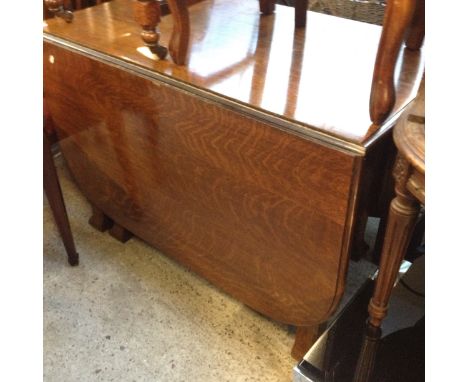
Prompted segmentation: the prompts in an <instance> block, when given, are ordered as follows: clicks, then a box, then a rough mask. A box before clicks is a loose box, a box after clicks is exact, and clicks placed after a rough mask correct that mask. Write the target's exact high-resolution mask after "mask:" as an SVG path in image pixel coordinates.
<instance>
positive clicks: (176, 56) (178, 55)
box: [168, 0, 190, 65]
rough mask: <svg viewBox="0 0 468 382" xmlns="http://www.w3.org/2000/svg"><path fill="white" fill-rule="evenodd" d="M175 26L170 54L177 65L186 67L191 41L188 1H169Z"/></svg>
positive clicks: (170, 44) (170, 43)
mask: <svg viewBox="0 0 468 382" xmlns="http://www.w3.org/2000/svg"><path fill="white" fill-rule="evenodd" d="M168 4H169V9H170V10H171V14H172V18H173V20H174V25H173V28H172V35H171V41H170V42H169V53H170V55H171V57H172V60H173V61H174V62H175V63H176V64H177V65H184V64H185V61H186V60H187V53H188V43H189V39H190V18H189V12H188V8H187V1H186V0H168Z"/></svg>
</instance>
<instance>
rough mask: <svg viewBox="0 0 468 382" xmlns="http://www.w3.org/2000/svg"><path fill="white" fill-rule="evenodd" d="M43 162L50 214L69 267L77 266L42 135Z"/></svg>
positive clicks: (65, 216) (46, 141) (62, 205)
mask: <svg viewBox="0 0 468 382" xmlns="http://www.w3.org/2000/svg"><path fill="white" fill-rule="evenodd" d="M43 140H44V146H43V160H44V162H43V163H44V164H43V165H44V190H45V193H46V195H47V199H48V200H49V204H50V208H51V209H52V214H53V216H54V219H55V223H56V224H57V227H58V230H59V232H60V236H61V237H62V241H63V244H64V246H65V250H66V251H67V255H68V263H69V264H70V265H78V262H79V257H78V253H77V252H76V249H75V243H74V241H73V236H72V232H71V229H70V222H69V221H68V216H67V210H66V208H65V203H64V201H63V195H62V190H61V188H60V183H59V180H58V176H57V171H56V169H55V165H54V160H53V158H52V152H51V145H50V142H49V138H48V136H47V134H46V133H45V132H44V133H43Z"/></svg>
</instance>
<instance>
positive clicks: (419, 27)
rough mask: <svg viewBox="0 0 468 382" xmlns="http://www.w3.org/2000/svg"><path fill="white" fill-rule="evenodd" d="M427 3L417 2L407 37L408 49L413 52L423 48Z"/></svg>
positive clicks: (419, 0) (420, 0) (423, 1)
mask: <svg viewBox="0 0 468 382" xmlns="http://www.w3.org/2000/svg"><path fill="white" fill-rule="evenodd" d="M425 8H426V1H425V0H416V7H415V9H414V15H413V19H412V21H411V26H410V29H409V31H408V35H407V36H406V47H407V48H408V49H411V50H418V49H420V48H421V46H422V43H423V41H424V35H425V20H424V16H425V13H426V10H425Z"/></svg>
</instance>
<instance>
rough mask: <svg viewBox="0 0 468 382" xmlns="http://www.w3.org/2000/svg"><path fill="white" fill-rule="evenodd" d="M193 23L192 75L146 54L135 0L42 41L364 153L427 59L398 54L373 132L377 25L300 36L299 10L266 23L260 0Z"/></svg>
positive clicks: (323, 21) (164, 25)
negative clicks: (388, 106)
mask: <svg viewBox="0 0 468 382" xmlns="http://www.w3.org/2000/svg"><path fill="white" fill-rule="evenodd" d="M190 19H191V24H192V25H191V29H192V36H191V42H190V48H189V56H188V57H189V58H188V62H187V65H186V66H179V65H176V64H174V63H173V62H172V61H171V60H170V59H167V60H159V59H158V58H157V57H156V56H155V55H153V54H152V53H151V52H150V51H149V49H148V48H147V47H145V46H144V44H143V42H142V40H141V38H140V27H139V26H138V25H137V23H136V22H135V21H134V20H133V16H132V7H131V1H130V0H114V1H111V2H107V3H104V4H102V5H99V6H96V7H91V8H87V9H84V10H81V11H77V12H75V18H74V20H73V22H72V23H71V24H66V23H65V22H64V21H63V20H61V19H57V18H56V19H51V20H47V21H45V22H44V32H45V38H46V39H49V40H50V39H52V40H53V39H55V42H57V41H67V42H69V43H72V44H75V45H78V46H80V47H83V48H85V49H87V50H88V53H89V51H93V52H99V53H101V54H104V55H107V56H111V57H113V58H117V59H118V61H120V62H125V63H126V64H128V65H130V66H134V67H138V68H144V69H145V70H147V72H150V73H154V74H155V75H158V76H163V77H167V78H170V79H171V80H175V81H177V82H180V83H181V84H188V85H190V86H192V87H195V88H198V89H201V90H203V91H204V92H206V93H209V94H210V95H211V96H215V97H219V98H220V99H225V100H228V101H229V102H231V103H232V104H233V105H234V107H236V108H238V109H239V110H241V111H245V112H246V113H249V114H255V113H259V114H262V113H263V114H262V115H266V116H267V117H269V118H272V120H273V121H279V122H281V123H282V124H284V125H285V126H286V127H288V126H289V125H291V126H293V125H294V126H299V128H300V129H301V133H303V134H305V135H309V134H310V135H311V136H315V137H318V138H319V139H323V140H325V141H327V142H328V143H330V142H331V143H332V144H333V143H336V142H338V143H340V142H341V143H342V142H345V144H350V145H354V146H356V147H358V148H359V147H362V148H364V147H366V146H368V145H370V144H371V143H372V142H373V141H375V140H376V139H377V138H378V137H379V136H380V135H381V134H383V133H384V132H385V131H386V130H387V129H388V128H389V127H390V125H391V124H392V123H393V121H394V119H395V118H396V116H397V115H398V113H399V112H401V110H402V109H403V108H404V106H406V105H407V104H408V103H409V102H410V101H411V100H412V99H413V98H414V97H415V95H416V92H417V86H418V84H419V80H420V78H421V75H422V68H423V62H422V61H423V60H422V54H421V52H411V51H409V50H402V54H401V56H400V59H399V62H398V65H397V68H400V69H401V71H400V73H401V74H400V75H399V76H397V83H396V85H397V100H396V105H395V108H394V111H393V112H392V113H391V116H390V117H389V119H388V120H387V122H386V123H384V124H383V125H382V126H373V125H372V123H371V121H370V117H369V111H368V110H369V97H370V88H371V82H372V74H373V67H374V61H375V56H376V52H377V46H378V42H379V38H380V32H381V27H380V26H376V25H371V24H367V23H361V22H357V21H352V20H346V19H341V18H337V17H334V16H329V15H324V14H320V13H315V12H308V21H307V27H306V28H305V29H295V28H294V9H293V8H291V7H285V6H277V9H276V12H275V14H274V15H271V16H261V15H260V12H259V8H258V0H236V1H232V0H217V1H214V0H206V1H203V2H201V3H198V4H196V5H193V6H191V7H190ZM160 31H161V43H162V44H163V45H165V46H167V45H168V40H169V37H170V34H171V31H172V16H171V15H168V16H164V17H163V18H162V22H161V24H160ZM150 75H151V74H150ZM231 106H232V105H231Z"/></svg>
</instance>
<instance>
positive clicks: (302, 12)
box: [294, 0, 309, 28]
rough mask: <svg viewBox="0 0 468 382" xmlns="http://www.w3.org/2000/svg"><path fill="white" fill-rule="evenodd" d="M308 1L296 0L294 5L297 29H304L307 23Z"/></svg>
mask: <svg viewBox="0 0 468 382" xmlns="http://www.w3.org/2000/svg"><path fill="white" fill-rule="evenodd" d="M308 5H309V1H308V0H296V1H295V3H294V12H295V25H296V28H304V27H305V26H306V23H307V7H308Z"/></svg>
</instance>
